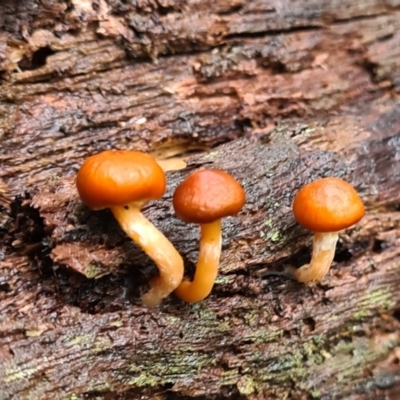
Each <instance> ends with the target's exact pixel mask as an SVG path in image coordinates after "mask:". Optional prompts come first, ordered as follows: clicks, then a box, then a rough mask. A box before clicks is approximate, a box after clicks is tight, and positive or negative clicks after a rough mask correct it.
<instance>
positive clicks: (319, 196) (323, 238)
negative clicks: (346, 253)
mask: <svg viewBox="0 0 400 400" xmlns="http://www.w3.org/2000/svg"><path fill="white" fill-rule="evenodd" d="M293 213H294V217H295V219H296V221H297V222H298V223H299V224H300V225H302V226H304V227H305V228H307V229H309V230H311V231H314V232H315V233H314V238H313V250H312V257H311V261H310V263H309V264H306V265H303V266H302V267H300V268H298V269H294V268H293V270H292V271H291V272H292V274H293V276H294V278H295V279H297V280H298V281H299V282H311V281H317V282H321V281H322V280H323V278H324V277H325V275H326V274H327V273H328V271H329V268H330V266H331V264H332V261H333V257H334V255H335V248H336V243H337V240H338V238H339V231H341V230H343V229H346V228H349V227H350V226H352V225H354V224H356V223H357V222H358V221H360V220H361V218H362V217H363V216H364V205H363V203H362V201H361V199H360V197H359V196H358V194H357V192H356V190H355V189H354V188H353V186H351V185H350V184H349V183H347V182H345V181H344V180H342V179H339V178H334V177H328V178H323V179H318V180H316V181H314V182H311V183H309V184H308V185H306V186H304V187H303V188H302V189H300V190H299V192H298V193H297V194H296V196H295V198H294V201H293Z"/></svg>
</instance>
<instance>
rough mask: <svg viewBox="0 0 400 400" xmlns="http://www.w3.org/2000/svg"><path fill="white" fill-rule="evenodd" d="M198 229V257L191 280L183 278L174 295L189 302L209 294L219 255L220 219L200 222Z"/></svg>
mask: <svg viewBox="0 0 400 400" xmlns="http://www.w3.org/2000/svg"><path fill="white" fill-rule="evenodd" d="M200 229H201V238H200V249H199V259H198V261H197V266H196V272H195V275H194V278H193V281H189V280H187V279H183V281H182V282H181V284H180V285H179V286H178V288H177V289H176V290H175V294H176V296H178V297H179V298H180V299H182V300H184V301H187V302H190V303H192V302H196V301H201V300H203V299H204V298H206V297H207V296H208V295H209V294H210V292H211V290H212V288H213V286H214V282H215V279H216V277H217V274H218V264H219V258H220V255H221V220H217V221H215V222H211V223H210V224H202V225H200Z"/></svg>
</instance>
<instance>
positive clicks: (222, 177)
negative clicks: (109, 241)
mask: <svg viewBox="0 0 400 400" xmlns="http://www.w3.org/2000/svg"><path fill="white" fill-rule="evenodd" d="M76 185H77V189H78V193H79V195H80V197H81V199H82V201H83V202H84V203H85V204H86V205H87V206H88V207H89V208H91V209H93V210H101V209H104V208H110V210H111V211H112V213H113V214H114V216H115V218H116V219H117V221H118V222H119V224H120V226H121V228H122V229H123V230H124V231H125V233H126V234H127V235H128V236H129V237H130V238H131V239H132V240H134V241H135V242H136V243H137V244H138V245H139V246H140V247H141V248H142V249H143V250H144V251H145V253H146V254H147V255H148V256H149V257H151V258H152V259H153V260H154V262H155V263H156V265H157V267H158V269H159V275H158V276H157V277H155V278H153V280H152V281H151V288H150V290H149V291H148V292H147V293H145V294H144V295H143V296H142V301H143V303H144V304H145V305H148V306H155V305H158V304H159V303H160V302H161V301H162V300H163V299H164V298H165V297H167V296H168V295H169V294H170V293H172V292H173V291H175V294H176V295H177V296H178V297H179V298H181V299H182V300H185V301H187V302H197V301H200V300H203V299H204V298H205V297H207V296H208V294H209V293H210V292H211V289H212V287H213V285H214V281H215V278H216V276H217V269H218V264H219V258H220V254H221V218H224V217H226V216H228V215H235V214H237V213H238V212H239V211H240V210H241V209H242V207H243V205H244V203H245V201H246V196H245V192H244V190H243V188H242V186H241V185H240V184H239V183H238V182H237V181H236V180H235V179H234V178H233V177H232V176H231V175H229V174H227V173H226V172H224V171H220V170H205V169H203V170H199V171H197V172H194V173H193V174H192V175H190V176H189V177H188V178H186V179H185V180H184V181H183V182H182V183H181V184H180V185H179V186H178V187H177V188H176V190H175V193H174V196H173V206H174V209H175V212H176V214H177V216H178V217H179V218H180V219H182V220H183V221H184V222H191V223H197V224H200V229H201V239H200V251H199V258H198V263H197V267H196V272H195V275H194V278H193V280H192V281H189V280H187V279H184V278H183V274H184V266H183V260H182V257H181V256H180V254H179V253H178V251H177V250H176V249H175V247H174V246H173V245H172V244H171V242H170V241H169V240H168V239H167V238H166V237H165V236H164V235H163V234H162V233H161V232H160V231H159V230H158V229H157V228H156V227H155V226H154V225H153V224H152V223H151V222H150V221H149V220H148V219H147V218H146V217H145V216H144V215H143V214H142V212H141V208H142V207H143V206H144V205H145V204H146V203H148V202H149V201H151V200H158V199H160V198H161V197H162V196H163V195H164V193H165V190H166V178H165V174H164V171H163V170H162V168H161V167H160V166H159V164H158V163H157V161H156V160H155V159H154V158H153V157H152V156H150V155H148V154H145V153H141V152H137V151H127V150H110V151H104V152H102V153H99V154H96V155H94V156H91V157H89V158H88V159H86V161H85V162H84V163H83V165H82V166H81V168H80V169H79V172H78V175H77V178H76Z"/></svg>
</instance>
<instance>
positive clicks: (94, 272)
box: [85, 263, 108, 279]
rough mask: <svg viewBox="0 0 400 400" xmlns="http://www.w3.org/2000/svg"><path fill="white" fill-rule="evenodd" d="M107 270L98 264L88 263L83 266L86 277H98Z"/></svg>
mask: <svg viewBox="0 0 400 400" xmlns="http://www.w3.org/2000/svg"><path fill="white" fill-rule="evenodd" d="M107 272H108V271H107V270H106V269H105V268H103V267H101V266H100V265H98V264H94V263H91V264H88V265H87V266H86V268H85V276H86V278H88V279H94V278H99V277H100V276H103V275H105V274H106V273H107Z"/></svg>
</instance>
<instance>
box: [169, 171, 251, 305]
mask: <svg viewBox="0 0 400 400" xmlns="http://www.w3.org/2000/svg"><path fill="white" fill-rule="evenodd" d="M245 202H246V195H245V192H244V190H243V188H242V186H240V184H239V183H238V182H237V181H236V180H235V179H234V178H233V177H232V176H231V175H229V174H227V173H226V172H223V171H219V170H206V169H204V170H199V171H196V172H194V173H193V174H192V175H190V176H189V177H188V178H186V179H185V180H184V181H183V182H182V183H181V184H180V185H179V186H178V187H177V188H176V190H175V193H174V196H173V206H174V209H175V213H176V215H177V217H178V218H180V219H181V220H182V221H184V222H187V223H196V224H200V230H201V237H200V249H199V256H198V262H197V266H196V272H195V275H194V278H193V280H192V281H189V280H188V279H185V278H184V279H183V281H182V282H181V284H180V285H179V286H178V288H177V289H176V290H175V294H176V296H178V297H179V298H180V299H182V300H184V301H187V302H197V301H200V300H203V299H204V298H206V297H207V296H208V295H209V294H210V292H211V290H212V287H213V285H214V282H215V279H216V277H217V272H218V264H219V259H220V255H221V218H223V217H226V216H228V215H236V214H237V213H238V212H239V211H240V210H241V209H242V207H243V205H244V203H245Z"/></svg>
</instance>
